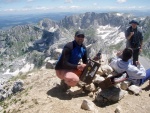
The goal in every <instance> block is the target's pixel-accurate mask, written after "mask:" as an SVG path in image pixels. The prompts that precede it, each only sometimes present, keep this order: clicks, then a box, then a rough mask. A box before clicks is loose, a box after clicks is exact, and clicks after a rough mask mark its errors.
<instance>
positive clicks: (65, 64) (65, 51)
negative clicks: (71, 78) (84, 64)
mask: <svg viewBox="0 0 150 113" xmlns="http://www.w3.org/2000/svg"><path fill="white" fill-rule="evenodd" d="M70 54H71V48H69V47H64V49H63V51H62V64H63V68H65V69H77V65H75V64H71V63H69V62H68V61H69V58H70Z"/></svg>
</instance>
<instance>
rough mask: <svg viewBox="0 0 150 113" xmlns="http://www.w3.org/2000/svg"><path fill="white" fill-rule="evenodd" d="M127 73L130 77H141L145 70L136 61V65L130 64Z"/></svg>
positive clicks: (143, 75)
mask: <svg viewBox="0 0 150 113" xmlns="http://www.w3.org/2000/svg"><path fill="white" fill-rule="evenodd" d="M129 68H130V70H129V73H128V74H129V75H130V77H131V79H142V78H144V77H145V76H146V70H145V68H144V67H143V65H141V64H140V63H139V62H137V67H136V66H134V65H132V66H130V67H129Z"/></svg>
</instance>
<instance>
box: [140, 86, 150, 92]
mask: <svg viewBox="0 0 150 113" xmlns="http://www.w3.org/2000/svg"><path fill="white" fill-rule="evenodd" d="M142 90H145V91H149V90H150V85H148V86H146V87H145V88H142Z"/></svg>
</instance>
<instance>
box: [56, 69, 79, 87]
mask: <svg viewBox="0 0 150 113" xmlns="http://www.w3.org/2000/svg"><path fill="white" fill-rule="evenodd" d="M55 71H56V75H57V77H58V78H60V79H61V80H64V82H65V83H66V84H67V85H68V86H72V87H73V86H76V85H77V83H78V82H79V76H78V75H77V74H76V73H74V72H73V71H72V70H55Z"/></svg>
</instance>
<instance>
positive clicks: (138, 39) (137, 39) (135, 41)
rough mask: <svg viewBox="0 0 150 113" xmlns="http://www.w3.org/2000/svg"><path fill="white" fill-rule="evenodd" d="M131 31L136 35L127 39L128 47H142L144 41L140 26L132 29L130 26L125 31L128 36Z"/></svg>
mask: <svg viewBox="0 0 150 113" xmlns="http://www.w3.org/2000/svg"><path fill="white" fill-rule="evenodd" d="M130 32H134V35H133V36H132V37H131V38H130V39H129V40H127V47H131V48H140V46H141V43H142V41H143V35H142V32H141V31H140V30H139V29H138V28H136V29H132V27H131V26H130V27H129V28H128V29H127V30H126V32H125V36H126V38H127V37H128V36H129V35H130Z"/></svg>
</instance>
